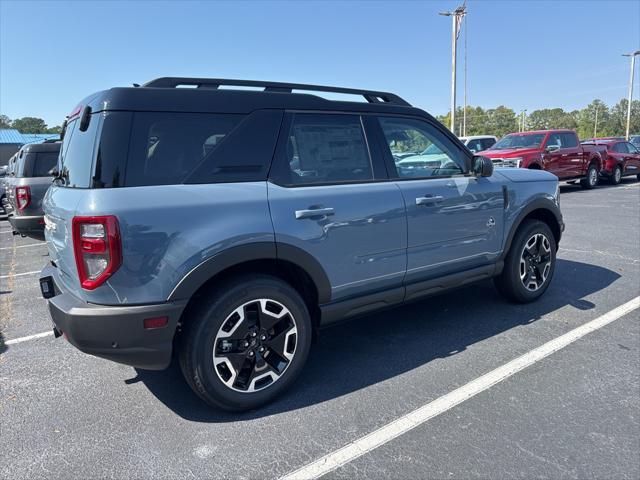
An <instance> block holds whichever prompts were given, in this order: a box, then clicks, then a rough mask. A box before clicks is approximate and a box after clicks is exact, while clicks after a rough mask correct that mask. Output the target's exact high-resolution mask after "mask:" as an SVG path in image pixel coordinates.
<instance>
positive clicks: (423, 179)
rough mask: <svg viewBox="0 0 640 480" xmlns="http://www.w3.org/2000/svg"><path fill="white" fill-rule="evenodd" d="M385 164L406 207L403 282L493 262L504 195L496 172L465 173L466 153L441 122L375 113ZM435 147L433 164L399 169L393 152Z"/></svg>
mask: <svg viewBox="0 0 640 480" xmlns="http://www.w3.org/2000/svg"><path fill="white" fill-rule="evenodd" d="M378 120H379V126H380V132H381V138H382V139H383V141H384V144H385V147H386V149H385V154H386V158H387V164H388V166H389V167H388V168H389V169H390V170H391V171H392V172H393V173H392V176H393V177H394V178H396V185H398V187H399V188H400V190H401V191H402V195H403V198H404V202H405V205H406V209H407V228H408V239H407V242H408V249H407V275H406V283H408V284H409V283H413V282H417V281H420V280H423V279H429V278H432V277H438V276H441V275H446V274H449V273H455V272H460V271H464V270H466V269H469V268H473V267H476V266H482V265H486V264H489V263H491V262H493V261H494V260H495V259H496V258H497V256H498V255H499V253H500V249H501V246H502V238H503V228H504V200H503V193H502V182H501V180H500V177H499V176H497V175H495V176H492V177H480V178H476V177H474V176H471V175H468V174H467V166H466V160H467V158H468V157H466V155H468V154H467V153H465V152H464V151H463V150H462V149H461V148H460V146H459V145H458V144H457V143H455V142H453V141H452V140H451V139H450V138H449V137H448V136H447V135H445V133H444V132H443V131H442V130H441V127H439V126H437V125H435V124H433V123H429V122H427V121H425V120H422V119H418V118H405V117H395V116H394V117H379V118H378ZM434 148H437V149H439V150H440V151H441V152H442V155H441V158H440V163H439V165H438V166H434V165H433V164H429V165H428V166H427V165H425V166H424V167H422V168H419V167H414V168H412V169H406V168H403V167H402V166H401V165H400V162H398V161H396V160H395V159H396V158H398V155H397V153H400V152H403V151H405V150H407V151H421V150H423V151H424V150H427V149H434Z"/></svg>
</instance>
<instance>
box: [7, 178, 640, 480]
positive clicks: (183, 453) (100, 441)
mask: <svg viewBox="0 0 640 480" xmlns="http://www.w3.org/2000/svg"><path fill="white" fill-rule="evenodd" d="M561 204H562V210H563V214H564V217H565V222H566V231H565V234H564V237H563V239H562V242H561V244H560V251H559V253H558V263H557V269H556V273H555V278H554V280H553V283H552V285H551V287H550V289H549V290H548V291H547V293H546V294H545V296H544V297H543V298H542V299H540V300H539V301H538V302H536V303H533V304H530V305H524V306H523V305H512V304H508V303H505V301H503V300H502V298H501V297H499V296H498V294H497V293H496V292H495V291H494V290H493V288H492V285H491V283H489V282H487V283H480V284H476V285H472V286H469V287H467V288H464V289H460V290H456V291H454V292H451V293H448V294H445V295H442V296H438V297H433V298H431V299H428V300H426V301H422V302H420V303H415V304H412V305H409V306H406V307H403V308H398V309H395V310H390V311H386V312H383V313H379V314H376V315H371V316H367V317H364V318H360V319H357V320H354V321H352V322H349V323H347V324H344V325H342V326H337V327H333V328H331V329H327V330H325V331H324V332H323V334H322V336H321V338H320V340H319V342H318V343H317V344H316V345H315V348H314V350H313V351H312V354H311V357H310V361H309V363H308V365H307V367H306V369H305V371H304V373H303V375H302V376H301V378H300V379H299V380H298V382H297V383H296V384H295V386H294V387H293V388H292V389H291V390H290V391H289V392H287V394H285V395H284V396H283V397H281V398H280V399H279V400H278V401H276V402H275V403H273V404H270V405H269V406H267V407H265V408H262V409H260V410H257V411H253V412H249V413H245V414H228V413H223V412H220V411H217V410H214V409H210V408H209V407H207V406H206V405H205V404H204V403H202V402H201V401H200V400H199V399H198V398H197V397H196V396H195V395H194V394H192V393H191V391H190V390H189V388H188V387H187V386H186V384H185V383H184V382H183V381H182V377H181V374H180V372H179V369H178V368H177V366H175V365H174V366H172V367H171V368H170V369H169V370H168V371H164V372H146V371H141V370H140V371H136V370H135V369H133V368H130V367H127V366H123V365H118V364H115V363H111V362H108V361H105V360H100V359H98V358H94V357H91V356H88V355H85V354H82V353H81V352H79V351H77V350H76V349H74V348H73V347H71V346H70V345H69V344H67V343H66V342H65V341H64V340H62V339H54V338H53V337H52V336H50V335H47V336H45V337H40V338H29V337H30V336H31V335H34V334H39V333H42V332H48V331H50V320H49V315H48V313H47V310H46V303H45V300H43V299H42V298H41V296H40V293H39V288H38V283H37V272H39V270H40V269H41V268H42V267H43V266H44V264H45V263H46V262H47V257H46V248H45V246H44V244H43V243H40V242H36V241H35V240H30V239H25V238H18V237H14V236H12V235H11V233H10V228H9V225H8V223H7V222H6V221H0V335H1V336H2V337H3V338H4V342H5V343H4V344H3V343H1V342H0V452H1V461H0V477H2V478H105V477H109V478H149V477H156V478H189V477H198V478H201V477H207V478H277V477H280V476H283V475H286V474H288V473H291V472H295V471H296V470H297V469H299V468H300V467H303V466H304V465H307V464H309V463H310V462H314V461H315V460H318V459H319V458H321V457H323V456H324V455H327V454H330V453H331V452H334V451H336V450H337V449H340V448H342V447H344V446H345V445H349V444H350V443H351V442H355V441H358V440H359V439H362V438H363V436H365V435H367V434H369V433H370V432H373V431H375V430H376V429H379V428H380V427H383V426H385V425H387V424H389V423H390V422H393V421H394V420H396V419H399V418H401V417H403V416H404V415H406V414H407V413H409V412H411V411H413V410H414V409H417V408H419V407H422V406H424V405H427V404H429V403H430V402H433V401H434V400H436V399H438V398H440V397H442V396H443V395H446V394H448V393H450V392H452V391H454V390H455V389H457V388H459V387H461V386H463V385H465V384H468V383H469V382H471V381H473V380H475V379H477V378H478V377H481V376H482V375H484V374H486V373H487V372H490V371H492V370H494V369H496V368H498V367H500V366H502V365H504V364H506V363H507V362H510V361H512V360H513V359H516V358H518V357H520V356H521V355H524V354H526V353H527V352H530V351H531V350H533V349H536V348H537V347H540V346H541V345H543V344H545V343H546V342H549V341H551V340H554V339H556V338H558V337H560V336H561V335H563V334H566V333H567V332H571V331H573V330H574V329H576V328H578V327H581V326H583V325H586V324H588V323H589V322H591V321H593V320H594V319H597V318H600V317H602V316H603V315H605V314H607V312H610V311H611V310H613V309H616V308H617V307H619V306H621V305H623V304H625V303H627V302H629V301H631V300H633V299H634V298H636V297H637V296H638V295H640V182H638V181H636V180H635V178H633V179H625V180H624V182H623V184H622V185H620V186H618V187H610V186H602V187H600V188H597V189H595V190H591V191H585V190H582V189H580V187H578V186H571V185H567V186H563V187H562V195H561ZM639 319H640V310H639V309H635V310H632V311H630V312H629V313H627V314H625V315H622V316H620V318H618V319H617V320H615V321H613V322H611V323H608V324H607V325H605V326H603V327H602V328H599V329H597V330H596V331H594V332H592V333H589V334H587V335H585V336H583V337H582V338H579V339H577V340H576V341H575V342H573V343H571V344H569V345H567V346H566V347H565V348H562V349H561V350H559V351H557V352H555V353H552V354H551V355H549V356H547V357H546V358H543V359H541V360H540V361H537V362H535V363H534V364H533V365H531V366H529V367H527V368H525V369H523V370H521V371H519V372H518V373H515V374H514V375H512V376H509V377H508V378H506V379H505V380H504V381H501V382H500V383H497V384H496V385H493V386H490V387H489V388H487V389H485V390H484V391H482V392H480V393H478V394H477V395H475V396H473V397H471V398H469V399H468V400H466V401H464V402H462V403H459V404H457V405H456V406H453V407H452V408H450V409H447V410H446V411H444V412H443V413H441V414H439V415H437V416H434V417H433V418H431V419H429V420H428V421H425V422H423V423H421V424H420V425H418V426H416V427H415V428H412V429H411V430H410V431H408V432H406V433H404V434H402V435H400V436H397V437H395V438H393V439H391V440H390V441H388V442H386V443H384V444H383V445H381V446H380V447H379V448H376V449H373V450H371V451H368V452H366V453H364V454H362V455H360V456H357V458H356V457H354V458H353V459H352V461H348V462H345V463H344V464H341V466H340V467H339V468H337V469H335V470H332V471H329V472H328V473H326V477H327V478H345V479H346V478H477V477H483V478H532V477H536V478H629V479H637V478H640V323H639V321H638V320H639ZM25 337H26V338H25ZM16 341H17V342H16Z"/></svg>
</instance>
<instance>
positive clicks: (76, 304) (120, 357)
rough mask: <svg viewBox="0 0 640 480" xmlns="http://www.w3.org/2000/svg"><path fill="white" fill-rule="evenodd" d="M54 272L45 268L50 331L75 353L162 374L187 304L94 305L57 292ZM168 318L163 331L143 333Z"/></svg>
mask: <svg viewBox="0 0 640 480" xmlns="http://www.w3.org/2000/svg"><path fill="white" fill-rule="evenodd" d="M57 275H58V273H57V269H56V268H54V267H52V266H47V267H45V268H44V270H42V272H41V274H40V280H41V281H43V280H45V279H48V278H50V279H51V281H52V284H53V290H54V293H55V296H53V297H51V298H49V299H48V304H49V313H50V314H51V318H52V320H53V323H54V325H55V329H56V330H57V331H58V332H59V333H61V334H63V335H64V336H65V338H66V339H67V340H68V341H69V343H71V344H72V345H73V346H75V347H76V348H78V349H79V350H81V351H83V352H85V353H89V354H91V355H95V356H96V357H101V358H105V359H107V360H112V361H114V362H119V363H124V364H126V365H131V366H133V367H137V368H142V369H148V370H162V369H164V368H166V367H167V366H168V365H169V363H170V362H171V354H172V349H173V337H174V333H175V330H176V327H177V324H178V320H179V319H180V315H181V314H182V311H183V310H184V307H185V305H186V301H179V302H170V303H163V304H153V305H136V306H105V305H94V304H90V303H87V302H84V301H82V300H80V299H79V298H77V297H75V296H74V295H72V294H70V293H68V292H64V291H62V290H60V287H59V285H60V282H59V281H57ZM155 317H167V318H168V323H167V326H165V327H162V328H156V329H145V328H144V327H143V321H144V319H146V318H155Z"/></svg>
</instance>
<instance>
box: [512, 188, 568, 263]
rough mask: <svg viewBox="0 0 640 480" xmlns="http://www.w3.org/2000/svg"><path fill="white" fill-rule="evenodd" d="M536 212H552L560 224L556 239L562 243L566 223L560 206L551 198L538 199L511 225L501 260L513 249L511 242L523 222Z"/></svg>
mask: <svg viewBox="0 0 640 480" xmlns="http://www.w3.org/2000/svg"><path fill="white" fill-rule="evenodd" d="M535 210H547V211H549V212H551V213H552V214H553V216H554V218H555V219H556V222H557V223H558V231H559V232H560V235H559V236H558V238H557V239H556V240H557V242H559V241H560V236H562V232H563V230H564V221H563V220H562V212H561V211H560V208H559V207H558V205H557V204H556V203H555V202H554V201H553V200H551V199H549V198H544V197H541V198H536V199H535V200H533V201H532V202H531V203H529V204H528V205H527V206H526V207H524V208H523V209H522V210H521V211H520V212H519V213H518V215H517V216H516V218H515V220H514V221H513V223H512V224H511V228H510V229H509V233H508V234H507V237H506V240H505V242H504V248H503V249H502V255H500V260H504V259H505V257H506V256H507V253H508V252H509V249H510V248H511V242H512V241H513V237H514V236H515V234H516V232H517V231H518V228H519V227H520V224H521V223H522V221H523V220H524V219H525V218H526V217H527V216H528V215H529V214H530V213H531V212H533V211H535Z"/></svg>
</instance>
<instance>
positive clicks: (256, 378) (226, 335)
mask: <svg viewBox="0 0 640 480" xmlns="http://www.w3.org/2000/svg"><path fill="white" fill-rule="evenodd" d="M297 333H298V329H297V325H296V320H295V318H294V317H293V315H292V313H291V312H290V311H289V309H288V308H287V307H285V306H284V305H283V304H282V303H280V302H277V301H275V300H272V299H268V298H259V299H255V300H251V301H249V302H246V303H244V304H243V305H241V306H239V307H238V308H236V309H235V310H234V311H233V312H231V314H229V315H228V316H227V318H226V319H225V321H224V322H223V323H222V326H221V327H220V329H219V331H218V333H217V335H216V338H215V342H214V347H213V366H214V369H215V371H216V374H217V375H218V378H220V380H221V381H222V383H224V384H225V385H226V386H227V387H229V388H230V389H232V390H235V391H238V392H243V393H250V392H256V391H259V390H263V389H265V388H267V387H268V386H270V385H273V384H274V383H275V382H277V381H278V380H279V379H280V377H281V376H282V374H283V373H284V372H285V370H286V369H287V368H288V367H289V365H290V364H291V361H292V360H293V357H294V355H295V353H296V344H297Z"/></svg>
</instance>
